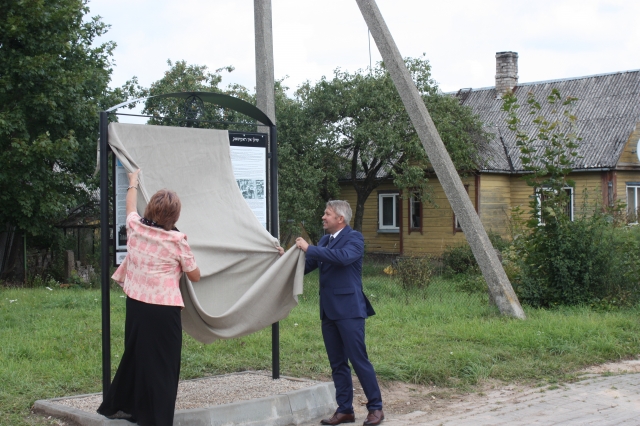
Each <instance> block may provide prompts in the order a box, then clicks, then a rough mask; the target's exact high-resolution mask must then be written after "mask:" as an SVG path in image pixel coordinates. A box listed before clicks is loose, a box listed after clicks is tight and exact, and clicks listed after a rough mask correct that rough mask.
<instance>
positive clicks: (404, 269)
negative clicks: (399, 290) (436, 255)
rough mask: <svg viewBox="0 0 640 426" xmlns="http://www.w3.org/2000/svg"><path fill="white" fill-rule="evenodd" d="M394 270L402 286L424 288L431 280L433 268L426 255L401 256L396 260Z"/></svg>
mask: <svg viewBox="0 0 640 426" xmlns="http://www.w3.org/2000/svg"><path fill="white" fill-rule="evenodd" d="M396 271H397V275H396V276H397V277H398V279H399V280H400V284H401V285H402V287H403V288H405V289H411V288H426V287H427V286H428V285H429V283H430V282H431V277H432V276H433V272H434V268H433V262H432V259H431V258H430V257H428V256H425V257H403V258H401V259H399V260H398V262H397V265H396Z"/></svg>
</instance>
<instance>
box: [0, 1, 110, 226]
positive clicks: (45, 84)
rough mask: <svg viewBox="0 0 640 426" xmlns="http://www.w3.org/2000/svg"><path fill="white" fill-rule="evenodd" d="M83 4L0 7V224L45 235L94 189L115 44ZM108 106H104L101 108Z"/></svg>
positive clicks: (21, 3)
mask: <svg viewBox="0 0 640 426" xmlns="http://www.w3.org/2000/svg"><path fill="white" fill-rule="evenodd" d="M88 12H89V8H88V7H87V1H86V0H46V1H45V0H31V1H17V0H8V1H5V2H2V3H1V4H0V16H4V18H2V20H0V165H1V166H0V224H12V225H15V226H17V227H18V228H19V229H22V230H23V231H26V232H27V233H28V234H31V235H47V234H50V233H51V232H52V230H53V225H54V224H55V222H56V221H57V220H59V219H61V218H62V217H64V215H65V213H66V212H67V210H68V209H69V208H71V207H75V206H77V205H79V204H82V203H83V201H86V200H87V199H89V198H90V197H91V191H92V189H93V188H94V186H93V183H92V182H93V180H92V174H93V171H94V169H95V161H96V160H95V158H96V156H95V149H96V140H97V137H98V121H99V120H98V117H99V116H98V112H99V111H100V109H101V101H103V100H105V99H107V97H108V96H107V95H108V93H107V85H108V83H109V80H110V75H111V68H110V67H111V62H110V57H111V55H112V51H113V49H114V47H115V44H114V43H112V42H107V43H103V44H100V45H95V46H94V42H95V40H96V37H98V36H101V35H103V34H104V33H105V32H106V31H107V28H108V26H107V25H106V24H104V23H103V22H102V21H101V20H100V18H99V17H95V18H90V19H85V18H86V15H87V13H88ZM102 106H106V105H102Z"/></svg>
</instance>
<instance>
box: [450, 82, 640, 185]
mask: <svg viewBox="0 0 640 426" xmlns="http://www.w3.org/2000/svg"><path fill="white" fill-rule="evenodd" d="M553 88H557V89H558V90H559V91H560V94H561V95H562V96H563V97H567V96H571V97H574V98H578V101H577V102H576V105H575V108H574V113H575V115H576V116H577V119H578V123H577V131H578V136H580V137H581V138H582V141H581V142H580V143H579V147H578V149H577V152H578V158H577V159H576V160H575V163H574V167H573V169H574V170H589V169H591V170H593V169H612V168H614V167H615V166H616V164H617V162H618V160H619V158H620V154H621V153H622V150H623V149H624V146H625V144H626V142H627V140H628V138H629V136H630V134H631V132H633V130H634V129H635V126H636V123H637V122H638V121H640V70H636V71H626V72H617V73H611V74H601V75H594V76H588V77H577V78H568V79H563V80H553V81H541V82H534V83H523V84H518V86H517V87H516V88H515V90H514V93H515V95H516V97H517V98H518V103H519V104H520V109H519V110H518V116H519V118H520V120H521V125H522V128H523V129H524V130H525V131H527V133H528V134H530V135H531V134H532V133H533V132H534V129H535V128H534V126H533V125H532V123H531V121H532V116H530V115H529V109H528V105H527V103H526V101H527V94H528V93H529V92H532V93H533V94H534V95H535V97H536V99H537V100H538V102H540V104H541V106H542V111H541V113H542V114H543V115H545V113H548V112H549V109H550V107H549V106H548V104H547V102H546V101H545V99H546V97H547V96H549V94H550V93H551V89H553ZM455 96H457V97H458V98H459V99H460V102H461V103H462V104H463V105H467V106H470V107H471V108H472V109H473V111H474V112H475V113H476V114H478V115H479V116H480V120H482V121H483V122H484V123H485V126H486V129H487V131H489V132H491V133H493V134H494V135H495V137H494V138H493V140H492V141H491V142H490V144H489V148H488V150H487V151H485V152H483V153H482V154H483V157H484V159H485V166H484V167H483V169H485V170H484V171H493V172H521V171H523V170H524V169H523V167H522V162H521V161H520V151H519V149H518V147H517V146H516V144H515V134H514V133H513V132H511V131H510V130H509V129H508V128H507V125H506V122H505V116H506V114H505V113H504V112H503V111H502V110H501V109H500V108H501V106H502V101H501V99H496V91H495V88H494V87H486V88H481V89H461V90H460V91H458V93H457V94H455ZM500 136H502V138H500ZM505 151H506V153H505ZM507 153H508V156H507ZM509 160H511V164H510V161H509ZM512 167H513V168H512Z"/></svg>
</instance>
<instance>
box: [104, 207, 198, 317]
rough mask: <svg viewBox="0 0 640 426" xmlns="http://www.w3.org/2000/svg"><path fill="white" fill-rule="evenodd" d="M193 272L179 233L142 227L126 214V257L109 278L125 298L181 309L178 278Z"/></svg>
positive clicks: (193, 265) (193, 264) (188, 251)
mask: <svg viewBox="0 0 640 426" xmlns="http://www.w3.org/2000/svg"><path fill="white" fill-rule="evenodd" d="M196 268H197V265H196V261H195V259H194V257H193V253H192V252H191V248H190V247H189V244H188V243H187V238H186V236H185V235H184V234H183V233H182V232H176V231H165V230H164V229H160V228H154V227H151V226H147V225H144V224H142V222H140V215H139V214H138V213H136V212H133V213H129V215H128V216H127V257H125V259H124V261H123V262H122V264H121V265H120V267H119V268H118V269H117V270H116V272H115V273H114V274H113V276H112V277H111V278H113V279H114V280H115V281H117V282H118V284H120V285H121V286H122V289H123V290H124V292H125V293H126V295H127V296H129V297H131V298H132V299H136V300H139V301H141V302H145V303H152V304H154V305H170V306H181V307H184V302H183V301H182V295H181V294H180V277H181V276H182V273H183V272H191V271H193V270H195V269H196Z"/></svg>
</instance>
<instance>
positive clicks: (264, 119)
mask: <svg viewBox="0 0 640 426" xmlns="http://www.w3.org/2000/svg"><path fill="white" fill-rule="evenodd" d="M192 96H196V97H199V98H200V99H202V100H203V101H205V102H209V103H211V104H214V105H218V106H221V107H223V108H228V109H231V110H234V111H236V112H239V113H241V114H244V115H246V116H248V117H250V118H253V119H255V120H256V121H258V122H260V123H262V124H263V125H265V126H268V127H269V151H268V152H267V160H268V161H269V166H270V170H269V190H270V197H269V202H270V208H269V216H270V218H269V219H270V220H269V221H268V222H267V225H268V228H269V232H270V233H271V235H273V236H274V237H276V238H278V234H279V229H278V225H279V223H278V220H279V219H278V144H277V131H276V125H275V124H274V123H273V122H272V121H271V120H270V119H269V117H268V116H267V115H266V114H265V113H264V112H262V111H261V110H260V109H259V108H257V107H256V106H254V105H251V104H250V103H248V102H246V101H243V100H242V99H238V98H234V97H233V96H229V95H224V94H221V93H210V92H178V93H166V94H163V95H156V96H149V97H146V98H139V99H134V100H130V101H126V102H123V103H120V104H118V105H115V106H113V107H111V108H109V109H107V110H106V111H101V112H100V145H99V147H100V156H99V165H100V240H101V244H100V245H101V253H100V266H101V268H100V269H101V271H100V281H101V294H102V391H103V395H106V393H107V392H108V390H109V387H110V386H111V314H110V306H111V301H110V298H111V297H110V293H109V278H110V277H109V275H110V274H109V272H110V262H109V246H110V244H109V170H110V167H109V162H108V157H109V151H111V149H110V148H109V143H108V142H109V133H108V126H109V114H117V113H116V112H115V111H116V110H117V109H118V108H121V107H123V106H126V105H130V104H132V103H137V102H141V101H145V100H147V99H151V98H178V99H185V100H186V99H187V98H189V97H192ZM132 115H134V116H135V115H137V114H132ZM138 116H139V115H138ZM188 121H191V122H198V121H200V120H197V119H196V120H188ZM223 123H226V122H223ZM256 125H257V124H256ZM114 238H115V236H114ZM271 336H272V337H271V350H272V374H273V378H274V379H277V378H279V377H280V327H279V323H277V322H276V323H274V324H272V326H271Z"/></svg>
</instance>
